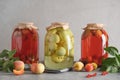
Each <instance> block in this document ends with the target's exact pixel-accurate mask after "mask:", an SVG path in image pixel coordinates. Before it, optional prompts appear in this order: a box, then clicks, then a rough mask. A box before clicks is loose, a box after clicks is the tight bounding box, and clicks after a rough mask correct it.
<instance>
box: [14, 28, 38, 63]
mask: <svg viewBox="0 0 120 80" xmlns="http://www.w3.org/2000/svg"><path fill="white" fill-rule="evenodd" d="M38 45H39V40H38V32H37V30H36V29H32V28H31V29H29V28H23V29H19V28H16V29H15V30H14V32H13V34H12V49H15V50H16V54H15V55H14V56H15V57H18V58H20V60H22V61H24V62H25V63H27V64H30V63H33V62H38V60H39V57H38V56H39V54H38V49H39V48H38V47H39V46H38Z"/></svg>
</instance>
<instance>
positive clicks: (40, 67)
mask: <svg viewBox="0 0 120 80" xmlns="http://www.w3.org/2000/svg"><path fill="white" fill-rule="evenodd" d="M44 70H45V66H44V64H42V63H32V64H31V71H32V73H35V74H41V73H43V72H44Z"/></svg>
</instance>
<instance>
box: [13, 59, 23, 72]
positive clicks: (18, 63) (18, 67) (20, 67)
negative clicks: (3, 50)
mask: <svg viewBox="0 0 120 80" xmlns="http://www.w3.org/2000/svg"><path fill="white" fill-rule="evenodd" d="M14 69H15V70H17V71H19V70H24V62H23V61H15V62H14Z"/></svg>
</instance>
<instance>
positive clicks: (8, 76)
mask: <svg viewBox="0 0 120 80" xmlns="http://www.w3.org/2000/svg"><path fill="white" fill-rule="evenodd" d="M94 73H97V76H96V77H91V78H86V75H87V74H94ZM0 80H120V73H109V74H107V75H105V76H102V75H101V72H99V71H92V72H74V71H69V72H64V73H57V74H55V73H43V74H32V73H31V72H30V71H25V74H23V75H20V76H16V75H14V74H13V73H6V72H2V71H0Z"/></svg>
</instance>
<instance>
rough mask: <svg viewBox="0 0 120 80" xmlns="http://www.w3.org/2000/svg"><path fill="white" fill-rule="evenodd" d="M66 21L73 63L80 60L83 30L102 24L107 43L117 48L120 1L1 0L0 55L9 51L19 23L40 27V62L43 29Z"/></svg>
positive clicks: (119, 45)
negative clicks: (71, 41)
mask: <svg viewBox="0 0 120 80" xmlns="http://www.w3.org/2000/svg"><path fill="white" fill-rule="evenodd" d="M56 21H57V22H68V23H69V25H70V28H71V30H72V31H73V33H74V37H75V60H78V59H79V57H80V38H81V33H82V29H81V28H82V27H84V26H86V24H87V23H103V24H104V25H105V27H104V28H105V29H106V31H107V32H108V34H109V37H110V38H109V44H110V45H114V46H116V47H117V48H118V49H120V37H119V35H120V0H0V52H1V51H2V50H3V49H10V48H11V34H12V32H13V29H14V26H15V25H16V24H17V23H19V22H34V24H35V26H37V27H39V36H40V60H43V58H44V57H43V56H44V37H45V33H46V27H47V26H49V25H50V24H51V22H56Z"/></svg>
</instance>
